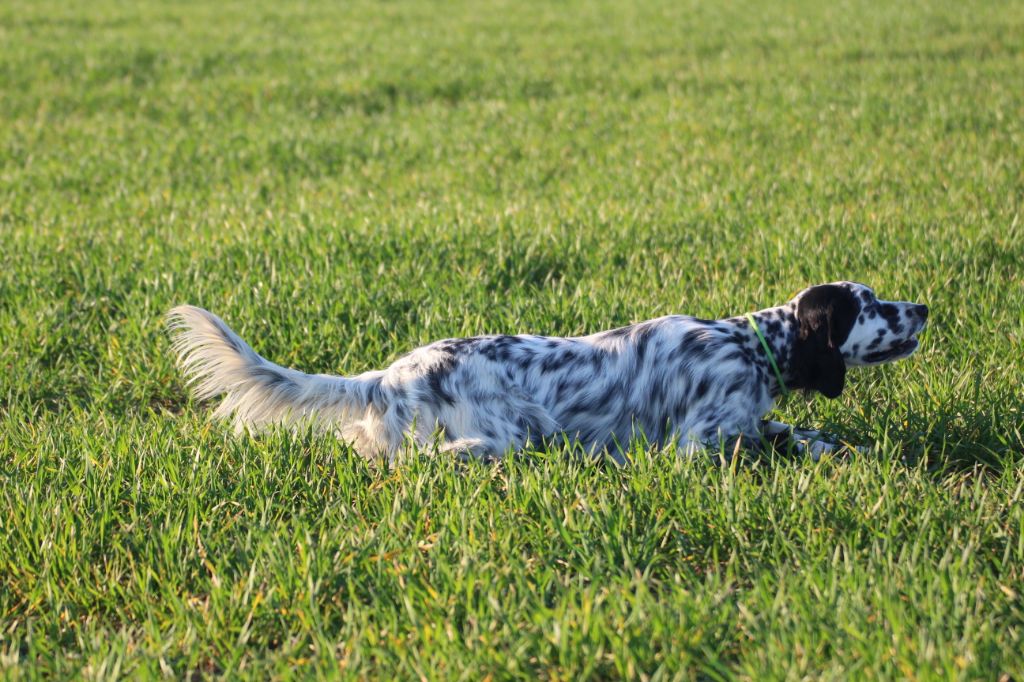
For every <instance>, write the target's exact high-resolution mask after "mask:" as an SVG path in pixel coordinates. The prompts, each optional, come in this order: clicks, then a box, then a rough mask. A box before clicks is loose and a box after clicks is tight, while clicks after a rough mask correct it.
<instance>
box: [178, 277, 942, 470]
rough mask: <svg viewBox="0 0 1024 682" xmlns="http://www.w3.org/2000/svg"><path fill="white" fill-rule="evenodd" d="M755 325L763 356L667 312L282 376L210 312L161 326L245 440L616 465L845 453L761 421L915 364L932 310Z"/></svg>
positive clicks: (795, 306) (830, 297)
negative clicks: (650, 451) (269, 428)
mask: <svg viewBox="0 0 1024 682" xmlns="http://www.w3.org/2000/svg"><path fill="white" fill-rule="evenodd" d="M752 317H753V319H754V320H755V321H756V324H757V330H759V331H760V332H762V334H763V337H764V339H765V341H766V344H767V346H768V347H769V348H770V349H771V350H770V355H769V352H768V351H767V350H766V349H765V347H764V344H762V343H761V341H760V339H759V338H758V334H757V330H755V328H754V326H753V325H751V323H750V320H749V318H748V317H747V316H743V315H741V316H738V317H731V318H727V319H722V320H702V319H698V318H695V317H687V316H683V315H669V316H667V317H660V318H658V319H655V320H649V321H647V322H640V323H638V324H633V325H629V326H627V327H621V328H619V329H613V330H611V331H604V332H599V333H597V334H592V335H590V336H579V337H571V338H559V337H546V336H533V335H525V334H520V335H516V336H504V335H502V336H476V337H472V338H465V339H446V340H444V341H437V342H435V343H432V344H429V345H427V346H423V347H421V348H417V349H416V350H414V351H412V352H411V353H409V354H408V355H405V356H403V357H401V358H399V359H398V360H396V361H395V362H394V363H393V364H392V365H391V366H390V367H388V368H387V369H385V370H380V371H372V372H365V373H363V374H359V375H357V376H352V377H340V376H328V375H324V374H314V375H311V374H305V373H303V372H299V371H296V370H294V369H286V368H284V367H279V366H278V365H275V364H273V363H272V362H269V361H267V360H265V359H263V358H262V357H260V356H259V355H257V354H256V352H255V351H253V350H252V348H250V347H249V346H248V345H247V344H246V343H245V342H244V341H242V340H241V339H240V338H239V337H238V336H237V335H236V334H235V333H234V332H232V331H231V329H229V328H228V326H227V325H226V324H224V322H222V321H221V320H220V318H218V317H217V316H216V315H213V314H212V313H209V312H207V311H205V310H203V309H201V308H195V307H192V306H179V307H177V308H174V309H173V310H171V311H170V312H169V313H168V324H169V327H170V329H171V331H172V334H173V336H174V349H175V351H176V352H177V354H178V358H179V362H180V365H181V367H182V369H183V371H184V373H185V374H186V376H187V377H188V380H189V382H190V384H191V385H192V387H193V391H194V393H195V395H196V397H197V398H200V399H203V398H211V397H214V396H218V395H224V400H223V402H221V404H220V406H219V407H218V408H217V411H216V412H215V416H218V417H231V418H232V419H233V421H234V425H235V427H236V429H238V430H242V429H246V428H257V429H258V428H260V427H263V426H266V425H270V424H275V423H286V424H295V423H299V422H304V421H305V422H310V421H311V422H313V423H314V424H318V425H322V426H323V427H325V428H328V429H330V430H332V431H333V432H335V433H337V434H338V436H339V437H340V438H343V439H344V440H346V441H349V442H350V443H351V444H352V445H353V446H354V447H355V449H356V450H357V451H358V452H360V453H361V454H363V455H365V456H369V457H376V456H383V457H387V458H388V459H389V460H393V458H394V457H395V455H396V453H397V452H398V451H399V450H400V449H401V448H402V446H403V444H406V443H408V442H412V443H414V444H417V445H420V446H429V445H431V444H436V445H438V446H439V449H440V450H442V451H451V452H456V453H459V454H460V455H471V456H477V457H481V458H488V459H489V458H500V457H502V456H503V455H505V454H506V453H509V452H511V451H515V450H520V449H522V448H524V447H526V446H527V445H528V444H530V443H532V444H539V443H541V441H542V440H543V439H547V438H552V437H566V436H567V437H569V438H571V439H573V440H576V441H578V442H579V443H580V444H581V445H582V446H583V447H584V448H585V449H586V450H587V451H588V452H592V453H607V454H609V455H611V456H612V457H613V458H615V459H616V460H618V461H620V462H621V461H623V456H622V453H621V451H620V448H619V444H622V445H625V444H626V443H628V441H629V440H630V439H631V438H632V437H634V436H637V435H640V434H642V436H643V437H645V438H646V439H647V441H648V442H649V443H652V444H656V445H664V444H666V443H670V442H675V443H677V444H679V445H680V446H681V447H683V448H684V449H686V450H689V451H693V450H695V449H698V448H704V447H707V446H711V447H713V448H719V447H722V445H723V443H725V442H726V441H727V440H729V442H731V439H733V438H738V439H740V442H743V440H746V441H748V442H750V443H752V444H756V443H763V442H764V441H763V440H762V439H768V440H769V441H772V442H774V443H778V442H779V441H780V439H788V438H792V439H793V441H794V442H795V443H797V447H798V449H799V450H800V451H807V452H809V453H810V454H812V455H813V456H815V458H817V456H819V455H820V454H821V453H823V452H828V451H831V450H833V449H834V448H835V447H836V446H835V445H834V444H832V443H828V442H825V441H823V440H819V439H818V438H817V436H818V433H817V432H815V431H801V430H797V429H794V428H792V427H790V426H787V425H785V424H780V423H778V422H770V421H764V420H763V417H764V415H766V414H767V413H768V412H769V411H770V410H771V409H772V405H773V403H774V400H775V399H776V398H777V397H778V396H779V395H781V394H783V393H785V392H787V391H788V390H790V389H805V390H811V391H819V392H820V393H822V394H824V395H825V396H827V397H829V398H835V397H837V396H838V395H839V394H840V393H841V392H842V390H843V385H844V382H845V379H846V369H847V367H856V366H862V365H875V364H880V363H883V362H889V361H892V360H898V359H900V358H905V357H907V356H909V355H910V354H912V353H913V352H914V351H915V350H916V349H917V346H918V342H917V339H916V338H915V337H916V335H917V334H918V332H920V331H921V330H922V329H923V328H924V325H925V320H926V319H927V317H928V308H927V306H924V305H920V304H916V303H907V302H889V301H881V300H879V299H878V298H876V296H875V294H874V292H873V291H872V290H871V289H870V288H869V287H867V286H864V285H863V284H857V283H854V282H836V283H834V284H825V285H821V286H814V287H810V288H808V289H805V290H803V291H802V292H800V293H799V294H797V296H796V297H795V298H793V299H792V300H791V301H789V302H788V303H786V304H784V305H781V306H778V307H775V308H768V309H766V310H761V311H759V312H756V313H753V314H752ZM772 360H775V361H776V363H777V367H778V374H777V373H776V371H775V369H774V368H772V366H771V362H772ZM780 376H781V379H782V382H783V384H784V385H780V382H779V379H778V378H777V377H780Z"/></svg>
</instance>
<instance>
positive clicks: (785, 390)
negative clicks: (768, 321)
mask: <svg viewBox="0 0 1024 682" xmlns="http://www.w3.org/2000/svg"><path fill="white" fill-rule="evenodd" d="M747 320H748V321H749V322H750V326H751V328H753V330H754V333H755V334H757V340H758V341H760V342H761V347H762V348H764V352H765V353H767V354H768V363H769V364H770V365H771V366H772V369H774V370H775V378H776V379H778V380H779V389H780V390H781V391H782V395H789V389H788V388H786V382H785V381H783V380H782V372H780V371H779V366H778V365H777V364H775V354H774V353H772V349H771V348H770V347H769V346H768V342H767V341H765V340H764V334H762V333H761V328H760V327H758V326H757V320H755V319H754V316H753V315H751V314H750V313H747Z"/></svg>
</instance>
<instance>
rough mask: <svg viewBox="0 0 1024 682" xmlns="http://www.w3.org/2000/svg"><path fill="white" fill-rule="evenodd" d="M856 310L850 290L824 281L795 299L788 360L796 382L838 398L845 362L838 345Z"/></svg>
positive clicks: (840, 343) (844, 373)
mask: <svg viewBox="0 0 1024 682" xmlns="http://www.w3.org/2000/svg"><path fill="white" fill-rule="evenodd" d="M859 311H860V307H859V304H858V303H857V301H856V299H855V298H854V296H853V293H852V292H850V291H849V290H847V289H844V288H843V287H840V286H836V285H833V284H826V285H823V286H818V287H811V289H810V290H808V291H807V293H805V294H804V295H803V296H801V297H800V300H799V301H798V302H797V311H796V319H797V325H798V329H797V334H796V341H795V342H794V343H793V352H792V355H791V357H790V363H791V365H792V367H793V373H794V375H795V378H796V382H797V385H798V386H800V387H801V388H807V389H810V390H813V391H818V392H819V393H821V394H822V395H824V396H825V397H826V398H838V397H839V394H841V393H842V392H843V387H844V386H845V384H846V363H845V362H844V361H843V355H842V353H840V352H839V347H840V346H842V345H843V342H844V341H846V337H848V336H849V335H850V330H851V329H853V323H854V321H856V319H857V314H858V313H859Z"/></svg>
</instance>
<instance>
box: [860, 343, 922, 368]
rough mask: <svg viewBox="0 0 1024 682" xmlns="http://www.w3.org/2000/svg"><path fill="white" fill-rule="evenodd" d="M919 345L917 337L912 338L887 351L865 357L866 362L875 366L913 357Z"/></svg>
mask: <svg viewBox="0 0 1024 682" xmlns="http://www.w3.org/2000/svg"><path fill="white" fill-rule="evenodd" d="M918 345H920V344H919V343H918V340H917V337H916V336H911V337H910V338H909V339H906V340H905V341H900V342H899V343H897V344H895V345H893V346H889V347H888V348H886V349H885V350H880V351H875V352H874V353H868V354H867V355H865V356H864V362H867V363H870V364H872V365H875V364H878V363H880V362H889V361H891V360H899V359H901V358H905V357H907V356H908V355H911V354H912V353H913V352H914V351H915V350H917V347H918Z"/></svg>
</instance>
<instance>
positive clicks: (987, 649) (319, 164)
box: [0, 0, 1024, 680]
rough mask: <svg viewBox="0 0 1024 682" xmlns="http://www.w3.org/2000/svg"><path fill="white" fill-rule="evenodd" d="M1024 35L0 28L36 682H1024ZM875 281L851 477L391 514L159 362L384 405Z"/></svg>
mask: <svg viewBox="0 0 1024 682" xmlns="http://www.w3.org/2000/svg"><path fill="white" fill-rule="evenodd" d="M1022 74H1024V4H1021V3H1019V2H1017V3H1014V2H979V3H962V2H954V1H953V0H938V1H936V2H931V3H923V4H914V5H911V4H909V3H889V2H880V1H874V0H872V1H867V0H849V1H846V2H840V3H824V2H821V3H819V2H811V1H810V0H794V1H792V2H790V1H787V0H779V1H776V0H770V1H766V2H746V1H743V0H741V1H740V2H738V3H732V4H730V5H728V6H721V5H720V3H710V2H693V1H690V0H684V1H683V2H653V1H648V0H642V1H640V2H636V3H623V2H612V1H607V2H603V1H597V2H577V1H576V0H572V1H571V2H564V3H548V2H539V3H533V2H526V3H524V2H505V1H503V0H502V1H499V2H489V3H483V2H481V3H478V4H469V3H463V2H454V3H446V4H434V3H426V2H413V1H410V0H396V1H394V2H381V3H372V2H366V1H364V0H355V1H354V2H348V3H344V4H342V3H334V4H328V3H326V2H322V3H321V2H296V3H282V2H270V1H268V0H257V1H254V2H245V3H241V2H231V3H201V2H176V3H165V2H156V1H155V0H146V1H144V2H121V1H119V0H118V1H115V0H95V1H94V2H90V3H85V2H78V1H77V0H76V1H75V2H57V1H56V0H33V1H32V2H28V1H27V0H14V2H7V3H4V4H2V5H0V245H2V251H0V675H3V676H10V677H15V678H17V677H24V678H26V679H32V678H36V677H43V676H51V675H57V676H71V675H82V676H87V677H96V678H113V677H117V676H119V675H132V676H139V677H159V676H169V677H172V678H179V679H180V678H183V677H186V676H189V675H192V674H199V675H203V676H205V675H226V676H232V677H233V676H235V675H240V676H251V677H253V678H264V677H266V676H268V675H273V676H279V677H288V676H291V675H299V676H306V675H312V674H320V675H325V676H333V675H339V674H340V675H343V676H350V677H360V678H363V677H399V678H405V679H408V678H414V677H419V678H427V679H439V680H440V679H454V678H461V679H467V680H479V679H485V678H487V677H488V676H490V677H493V678H496V679H502V678H508V677H512V678H521V679H535V678H537V677H540V678H548V677H551V678H559V679H578V678H581V677H591V678H613V677H630V678H641V679H670V678H677V677H682V678H702V679H720V678H722V679H725V678H747V679H782V678H785V679H798V678H808V679H818V678H848V677H853V678H861V679H874V678H877V677H883V678H903V677H910V678H920V679H946V678H948V679H989V680H995V679H998V678H999V677H1000V675H1002V674H1004V673H1005V674H1008V675H1010V676H1012V677H1013V678H1015V679H1018V680H1019V679H1021V678H1022V677H1024V654H1022V651H1024V641H1022V639H1024V535H1022V532H1024V437H1022V429H1021V419H1022V412H1024V396H1022V388H1021V377H1022V374H1024V353H1022V349H1021V347H1022V341H1024V223H1022V220H1021V210H1022V202H1024V170H1022V169H1024V165H1022V159H1024V75H1022ZM835 279H855V280H859V281H864V282H867V283H869V284H871V285H872V286H874V287H875V288H876V289H877V290H878V292H879V294H880V295H882V296H883V297H885V298H895V299H915V300H922V301H925V302H927V303H928V304H929V305H930V307H931V310H932V314H931V324H930V327H929V330H928V331H927V332H926V334H925V335H924V336H923V339H922V341H923V347H922V350H921V351H920V352H919V353H918V354H917V355H916V356H915V357H914V358H912V359H911V360H908V361H905V362H902V363H899V364H896V365H892V366H887V367H884V368H881V369H877V370H871V371H864V372H860V373H855V374H852V375H851V379H852V380H851V382H850V383H849V384H848V390H847V391H846V393H844V395H843V396H842V397H841V398H840V399H838V400H836V401H832V402H830V401H826V400H824V399H822V398H820V397H819V398H817V399H810V398H806V397H804V396H799V395H798V396H791V397H790V398H789V399H788V400H786V401H784V402H783V403H782V404H781V405H780V407H779V416H778V418H780V419H782V420H784V421H787V422H791V423H797V424H803V425H817V426H826V427H827V428H828V429H829V430H831V431H833V432H834V433H837V434H840V435H841V436H842V437H843V438H845V439H847V440H850V441H853V442H860V443H874V444H876V448H875V451H874V453H873V454H872V455H871V456H869V457H864V458H860V459H857V460H855V461H853V462H841V461H823V462H821V463H819V464H813V463H810V462H793V461H774V462H772V461H756V462H750V461H744V462H742V463H741V462H739V461H738V460H737V461H736V462H735V463H734V464H733V465H731V466H728V467H720V466H717V465H715V464H714V463H713V462H711V461H709V460H707V459H703V458H697V459H690V460H683V459H680V458H677V457H674V456H672V455H671V454H670V453H669V454H663V455H657V454H654V455H651V454H650V453H647V452H644V451H643V448H641V447H639V446H635V447H634V451H633V453H632V456H633V458H634V459H635V465H634V466H632V467H629V468H625V469H618V468H615V467H611V466H584V465H581V464H579V463H573V462H571V461H567V460H566V458H565V457H563V456H560V455H559V453H547V454H535V455H534V454H530V455H529V456H527V457H526V458H524V459H523V461H516V462H510V463H506V464H500V465H495V466H485V465H470V466H468V467H461V468H460V467H458V466H456V464H455V463H453V462H452V461H451V460H449V459H438V458H427V457H424V458H421V459H414V460H413V461H410V462H408V463H407V464H406V465H405V466H402V467H400V468H397V469H395V470H391V471H388V470H386V469H382V468H380V467H378V466H374V465H372V464H369V463H366V462H364V461H362V460H360V459H359V458H358V457H357V456H355V455H353V454H352V453H351V452H350V451H349V450H347V449H346V447H345V446H344V445H343V444H340V443H337V442H334V441H332V440H330V439H328V438H324V437H320V436H315V435H311V434H303V433H299V434H289V433H284V432H278V433H272V434H269V435H267V436H263V437H258V438H254V437H234V436H233V435H231V434H230V433H229V432H228V430H227V429H226V428H224V427H223V426H222V425H220V424H214V423H211V422H210V421H209V420H208V418H207V417H208V414H209V410H210V408H209V406H208V405H199V404H194V403H192V402H190V401H189V400H188V399H187V398H186V395H185V391H184V387H183V385H182V382H181V380H180V377H179V375H178V373H177V372H176V370H175V368H174V365H173V362H172V357H171V354H170V352H169V342H168V340H167V337H166V335H165V333H164V331H163V329H162V325H161V317H162V315H163V313H164V312H165V311H166V310H167V309H168V308H169V307H171V306H172V305H174V304H178V303H183V302H190V303H194V304H197V305H202V306H204V307H207V308H210V309H211V310H214V311H215V312H217V313H218V314H220V315H221V316H223V317H224V318H225V319H226V320H227V321H228V322H229V323H230V324H231V325H232V326H233V327H235V329H236V330H238V332H239V333H240V334H241V335H242V336H243V337H245V338H247V339H249V340H250V341H252V342H253V345H254V346H255V348H256V349H257V350H258V351H259V352H261V353H262V354H264V355H265V356H267V357H269V358H271V359H273V360H275V361H277V362H279V363H281V364H284V365H291V366H295V367H298V368H301V369H305V370H308V371H317V372H334V373H354V372H359V371H363V370H366V369H370V368H376V367H380V366H382V365H384V364H386V363H388V362H389V361H391V360H393V359H394V358H396V357H397V356H399V355H400V354H402V353H404V352H405V351H407V350H409V349H410V348H412V347H413V346H415V345H418V344H421V343H424V342H427V341H430V340H434V339H437V338H442V337H446V336H458V335H470V334H478V333H491V332H517V331H531V332H542V333H548V334H563V335H570V334H580V333H586V332H591V331H596V330H599V329H602V328H608V327H612V326H617V325H622V324H625V323H628V322H631V321H637V320H642V319H647V318H651V317H655V316H659V315H663V314H667V313H671V312H682V313H689V314H695V315H699V316H703V317H718V316H724V315H728V314H737V313H740V312H744V311H746V310H752V309H756V308H758V307H765V306H768V305H772V304H776V303H780V302H782V301H784V300H785V299H787V298H788V297H789V296H790V295H791V294H792V293H793V292H795V291H796V290H798V289H800V288H802V287H804V286H805V285H807V284H811V283H819V282H827V281H831V280H835Z"/></svg>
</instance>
